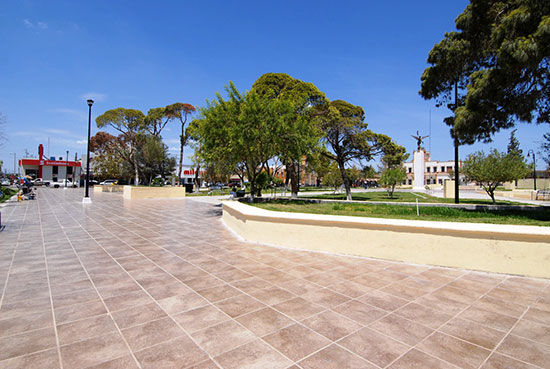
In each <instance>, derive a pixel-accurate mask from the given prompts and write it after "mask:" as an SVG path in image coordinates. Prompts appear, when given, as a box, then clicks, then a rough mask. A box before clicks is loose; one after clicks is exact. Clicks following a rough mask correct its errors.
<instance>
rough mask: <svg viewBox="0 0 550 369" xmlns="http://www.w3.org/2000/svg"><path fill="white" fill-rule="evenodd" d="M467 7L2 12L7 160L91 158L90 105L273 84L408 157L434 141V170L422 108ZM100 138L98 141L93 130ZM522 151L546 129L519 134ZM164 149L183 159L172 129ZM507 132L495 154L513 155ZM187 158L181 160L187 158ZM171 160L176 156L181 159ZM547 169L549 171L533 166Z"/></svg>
mask: <svg viewBox="0 0 550 369" xmlns="http://www.w3.org/2000/svg"><path fill="white" fill-rule="evenodd" d="M466 4H467V1H466V0H449V1H440V0H439V1H435V0H434V1H427V0H426V1H422V0H420V1H404V0H401V1H395V0H394V1H391V0H389V1H371V0H363V1H359V0H358V1H340V2H336V1H258V0H256V1H227V0H226V1H222V0H220V1H217V0H216V1H170V2H169V1H157V2H151V1H122V0H121V1H107V0H95V1H87V2H85V1H55V0H52V1H28V0H27V1H26V0H21V1H6V2H4V3H3V5H2V12H1V13H0V40H1V45H2V54H1V57H0V76H1V79H0V81H1V82H0V112H1V113H2V114H3V115H4V116H6V118H7V124H6V125H5V127H4V131H5V135H6V136H7V141H5V142H4V143H3V145H2V147H0V160H3V161H4V163H5V166H6V167H7V168H8V169H9V168H11V170H12V169H13V154H10V153H13V152H15V153H17V157H18V158H20V157H22V156H23V154H24V152H25V149H27V150H28V151H29V152H30V153H32V154H34V155H36V152H37V146H38V144H39V143H43V144H44V146H45V151H46V154H47V153H48V147H47V143H48V138H49V140H50V147H49V152H50V156H58V157H59V156H65V152H66V150H69V152H70V153H69V157H73V158H74V154H75V152H78V155H79V156H80V155H81V154H84V153H85V150H86V134H87V105H86V99H87V98H89V97H91V98H93V99H94V100H95V101H96V102H95V104H94V106H93V110H92V114H93V115H92V116H93V118H95V117H96V116H98V115H100V114H101V113H103V112H104V111H106V110H109V109H113V108H117V107H126V108H134V109H140V110H142V111H143V112H144V113H146V112H147V110H148V109H150V108H153V107H158V106H165V105H168V104H171V103H173V102H178V101H179V102H186V103H191V104H193V105H195V106H199V107H200V106H204V105H205V99H211V98H213V97H214V95H215V93H216V91H223V88H224V85H226V84H227V83H228V81H229V80H232V81H233V82H234V83H235V84H236V85H237V87H238V88H239V89H240V90H246V89H249V88H250V86H251V85H252V83H253V82H254V81H255V80H256V79H257V78H258V77H260V76H261V75H262V74H263V73H267V72H283V73H288V74H290V75H291V76H292V77H294V78H298V79H301V80H304V81H308V82H313V83H314V84H315V85H316V86H317V87H318V88H319V89H320V90H322V91H323V92H325V94H326V95H327V97H328V98H329V99H331V100H336V99H343V100H346V101H349V102H351V103H353V104H356V105H361V106H362V107H363V108H364V109H365V112H366V121H367V122H368V123H369V127H370V128H371V129H372V130H374V131H375V132H380V133H385V134H388V135H390V136H391V137H393V138H394V139H395V140H396V141H397V142H398V143H399V144H401V145H404V146H405V147H407V149H408V150H409V152H411V151H412V150H413V149H414V148H415V140H414V139H412V138H411V137H410V135H412V134H415V133H416V130H419V131H420V133H421V134H423V135H426V134H428V131H429V129H430V127H429V126H430V125H429V117H430V111H431V122H432V124H431V135H432V137H431V144H430V140H426V147H427V148H428V147H429V146H431V152H432V159H438V160H449V159H452V158H453V148H452V141H451V139H450V137H449V131H448V128H447V127H446V126H445V125H444V124H443V122H442V119H443V118H444V117H445V116H447V115H448V114H449V112H448V111H447V110H446V109H445V108H436V107H435V104H434V102H432V101H424V100H423V99H422V98H421V97H420V96H419V95H418V90H419V88H420V75H421V74H422V71H423V70H424V68H426V66H427V64H426V58H427V55H428V52H429V50H430V49H431V48H432V47H433V45H434V44H435V43H437V42H439V41H440V40H441V38H442V37H443V35H444V32H445V31H452V30H454V19H455V18H456V16H457V15H458V14H459V13H460V12H462V10H463V9H464V7H465V6H466ZM92 123H93V125H92V135H93V134H94V133H95V132H97V127H95V122H92ZM518 128H519V129H518V132H517V136H518V138H519V140H520V143H521V146H522V148H523V150H524V152H526V151H527V150H528V149H537V147H538V146H539V143H538V142H540V140H541V139H542V134H543V133H544V132H547V131H549V130H550V129H548V126H537V125H534V124H533V125H527V124H521V125H519V126H518ZM168 129H169V130H165V131H164V133H163V137H164V139H165V142H166V143H167V144H168V145H169V146H170V147H171V148H174V149H175V148H176V147H177V146H178V124H177V123H176V122H174V123H172V124H171V125H169V126H168ZM508 137H509V131H503V132H501V133H499V134H497V135H495V137H494V142H493V143H490V144H476V145H472V146H466V147H461V149H460V156H461V158H465V157H466V155H467V154H469V153H471V152H473V151H475V150H480V149H485V150H488V149H489V148H491V147H496V148H498V149H500V150H505V149H506V143H507V141H508ZM189 151H190V149H187V151H186V154H189ZM172 153H173V154H174V155H176V153H177V152H176V150H173V151H172ZM538 166H539V167H542V165H538Z"/></svg>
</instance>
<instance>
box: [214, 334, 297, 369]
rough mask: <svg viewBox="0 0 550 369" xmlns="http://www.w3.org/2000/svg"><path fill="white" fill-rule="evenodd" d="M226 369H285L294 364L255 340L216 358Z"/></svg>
mask: <svg viewBox="0 0 550 369" xmlns="http://www.w3.org/2000/svg"><path fill="white" fill-rule="evenodd" d="M215 359H216V361H218V362H219V363H220V365H221V366H222V367H223V368H224V369H240V368H248V369H253V368H257V369H283V368H287V367H288V366H289V365H290V364H292V362H291V361H290V360H289V359H287V358H286V357H284V356H283V355H281V354H280V353H278V352H277V351H275V350H274V349H273V348H271V347H270V346H268V345H267V344H266V343H265V342H263V341H261V340H259V339H258V340H255V341H252V342H250V343H247V344H245V345H243V346H240V347H238V348H236V349H234V350H231V351H229V352H226V353H225V354H222V355H220V356H218V357H216V358H215Z"/></svg>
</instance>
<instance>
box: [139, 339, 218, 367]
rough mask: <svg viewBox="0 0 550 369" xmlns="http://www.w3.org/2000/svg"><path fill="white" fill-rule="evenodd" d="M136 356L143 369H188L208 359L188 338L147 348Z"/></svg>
mask: <svg viewBox="0 0 550 369" xmlns="http://www.w3.org/2000/svg"><path fill="white" fill-rule="evenodd" d="M135 355H136V358H137V359H138V361H139V362H140V364H141V367H142V368H143V369H172V368H178V367H179V368H187V367H190V366H191V365H194V364H198V363H200V362H202V361H205V360H206V359H207V358H208V356H207V355H206V354H205V353H204V351H202V350H201V349H200V348H199V347H198V346H197V345H195V344H194V343H193V341H191V339H190V338H189V337H187V336H181V337H178V338H176V339H174V340H171V341H168V342H164V343H161V344H159V345H156V346H153V347H149V348H146V349H144V350H141V351H138V352H136V353H135Z"/></svg>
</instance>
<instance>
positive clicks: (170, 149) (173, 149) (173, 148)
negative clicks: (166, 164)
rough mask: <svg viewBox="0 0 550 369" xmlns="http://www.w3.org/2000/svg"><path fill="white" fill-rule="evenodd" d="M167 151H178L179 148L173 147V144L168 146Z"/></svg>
mask: <svg viewBox="0 0 550 369" xmlns="http://www.w3.org/2000/svg"><path fill="white" fill-rule="evenodd" d="M168 151H178V152H179V151H180V148H179V147H175V146H172V147H169V148H168Z"/></svg>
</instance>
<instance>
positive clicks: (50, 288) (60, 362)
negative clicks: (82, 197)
mask: <svg viewBox="0 0 550 369" xmlns="http://www.w3.org/2000/svg"><path fill="white" fill-rule="evenodd" d="M46 201H47V200H46ZM48 205H49V203H48ZM38 217H39V219H40V220H39V224H40V236H41V238H42V242H41V243H42V252H43V256H44V264H45V265H46V280H47V282H48V291H49V295H50V296H49V297H50V309H51V313H52V323H53V330H54V333H55V342H56V344H57V359H58V360H59V367H60V368H61V369H63V360H62V359H61V345H60V343H59V334H58V332H57V323H56V319H55V310H54V306H53V296H52V286H51V283H50V273H49V269H48V256H47V254H46V245H45V243H44V228H43V226H42V213H41V207H40V200H38Z"/></svg>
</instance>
